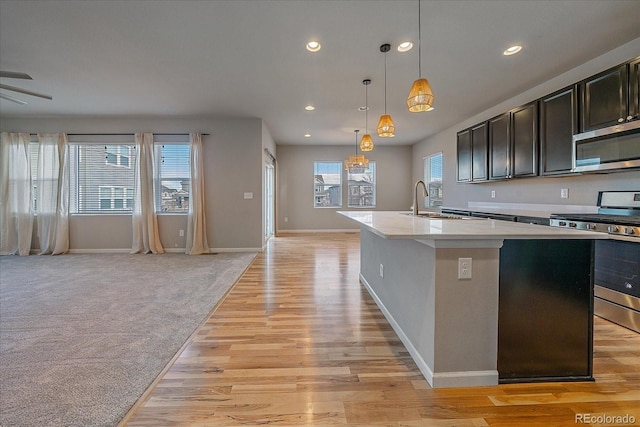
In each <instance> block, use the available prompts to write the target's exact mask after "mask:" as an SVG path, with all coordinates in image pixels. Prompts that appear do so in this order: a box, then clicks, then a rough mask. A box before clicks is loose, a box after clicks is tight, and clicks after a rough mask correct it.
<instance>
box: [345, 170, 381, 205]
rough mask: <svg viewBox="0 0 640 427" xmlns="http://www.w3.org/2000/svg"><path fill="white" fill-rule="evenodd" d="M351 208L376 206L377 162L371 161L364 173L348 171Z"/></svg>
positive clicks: (349, 203)
mask: <svg viewBox="0 0 640 427" xmlns="http://www.w3.org/2000/svg"><path fill="white" fill-rule="evenodd" d="M347 182H348V192H349V200H348V204H347V206H349V207H350V208H375V207H376V162H374V161H370V162H369V168H368V169H366V170H364V171H363V172H362V173H351V172H348V173H347Z"/></svg>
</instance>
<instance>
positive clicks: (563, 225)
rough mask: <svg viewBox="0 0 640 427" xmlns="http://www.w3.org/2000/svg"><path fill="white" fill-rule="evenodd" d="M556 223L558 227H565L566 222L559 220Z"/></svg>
mask: <svg viewBox="0 0 640 427" xmlns="http://www.w3.org/2000/svg"><path fill="white" fill-rule="evenodd" d="M558 225H559V226H560V227H566V226H567V223H566V222H564V221H560V222H559V223H558Z"/></svg>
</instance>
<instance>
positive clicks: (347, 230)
mask: <svg viewBox="0 0 640 427" xmlns="http://www.w3.org/2000/svg"><path fill="white" fill-rule="evenodd" d="M359 232H360V229H359V228H335V229H324V230H302V229H297V230H278V233H292V234H296V233H305V234H306V233H359Z"/></svg>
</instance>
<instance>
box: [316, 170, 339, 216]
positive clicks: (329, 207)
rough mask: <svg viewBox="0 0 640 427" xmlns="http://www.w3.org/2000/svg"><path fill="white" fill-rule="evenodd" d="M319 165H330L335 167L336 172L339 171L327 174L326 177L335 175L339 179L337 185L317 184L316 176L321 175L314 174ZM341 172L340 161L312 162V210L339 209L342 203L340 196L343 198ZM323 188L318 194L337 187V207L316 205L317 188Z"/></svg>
mask: <svg viewBox="0 0 640 427" xmlns="http://www.w3.org/2000/svg"><path fill="white" fill-rule="evenodd" d="M319 164H330V165H333V166H334V167H337V170H338V171H339V172H338V173H337V174H333V173H332V174H329V173H327V174H326V175H337V176H338V177H339V183H338V184H327V183H324V181H323V183H322V184H318V182H317V177H318V175H321V174H317V173H316V172H317V171H318V167H317V165H319ZM342 170H343V164H342V161H341V160H338V161H335V160H314V162H313V208H314V209H341V208H342V205H343V202H342V196H343V194H342V193H343V188H342V187H343V182H342V181H343V178H342ZM320 186H321V187H323V190H322V191H321V192H320V193H326V192H327V191H328V190H327V189H326V188H325V187H328V188H331V187H336V186H337V187H338V189H339V197H338V201H339V202H340V203H339V204H338V205H324V206H323V205H318V203H317V197H318V187H320Z"/></svg>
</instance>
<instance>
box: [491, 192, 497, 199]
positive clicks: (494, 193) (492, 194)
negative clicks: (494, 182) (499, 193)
mask: <svg viewBox="0 0 640 427" xmlns="http://www.w3.org/2000/svg"><path fill="white" fill-rule="evenodd" d="M491 198H492V199H495V198H496V190H491Z"/></svg>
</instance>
